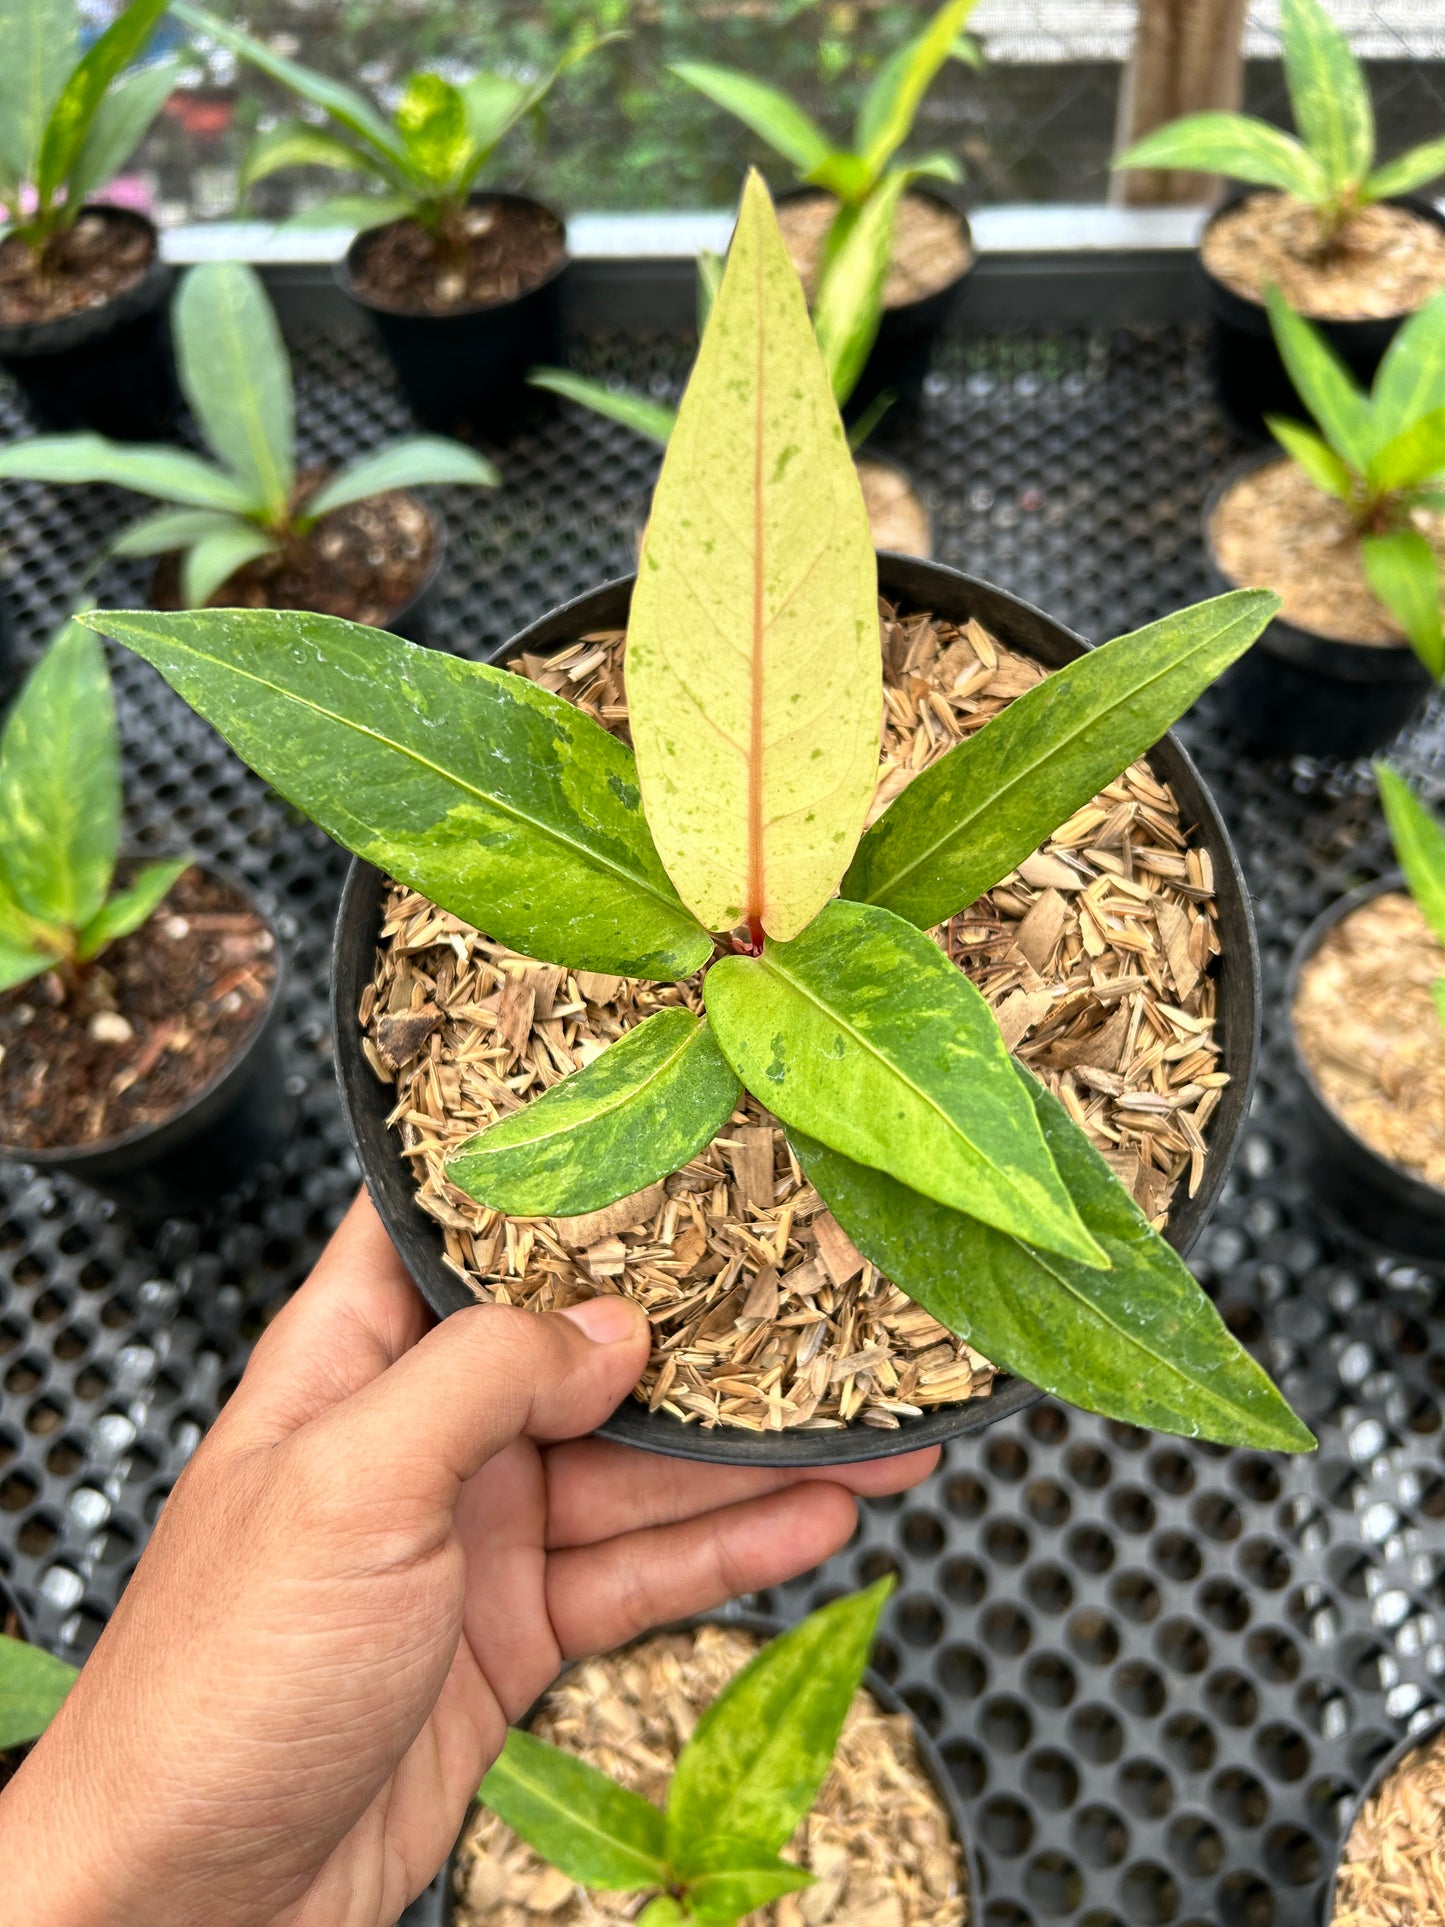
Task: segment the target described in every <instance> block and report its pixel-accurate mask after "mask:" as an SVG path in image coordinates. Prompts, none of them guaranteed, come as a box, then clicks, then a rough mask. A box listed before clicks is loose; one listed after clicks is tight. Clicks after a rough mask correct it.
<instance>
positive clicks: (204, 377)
mask: <svg viewBox="0 0 1445 1927" xmlns="http://www.w3.org/2000/svg"><path fill="white" fill-rule="evenodd" d="M174 321H175V341H176V362H177V365H178V368H179V371H180V378H181V386H182V387H183V388H184V390H185V395H186V400H187V401H188V402H189V403H190V406H191V412H192V413H193V415H194V416H195V418H196V423H197V425H198V427H199V428H200V430H201V433H202V435H203V436H204V438H205V440H206V443H207V446H208V447H209V448H210V450H211V453H212V456H213V459H212V460H210V461H207V460H206V459H205V458H204V457H203V456H199V455H192V454H189V453H186V452H185V451H183V450H181V449H177V448H167V447H145V446H143V445H139V444H136V443H130V442H127V443H118V442H111V441H107V440H106V438H105V437H104V436H103V435H93V434H90V433H84V434H75V435H36V436H34V437H32V438H31V439H30V440H29V441H21V442H12V443H11V444H10V445H9V446H8V447H6V448H3V449H0V479H3V478H10V477H16V478H20V479H23V480H27V481H37V482H112V483H115V484H117V485H118V486H120V487H121V488H129V489H134V490H135V491H136V493H137V494H139V495H150V496H153V497H155V498H156V499H157V500H158V501H162V502H167V503H170V504H172V506H171V507H169V508H167V509H163V510H162V511H161V512H160V513H159V514H153V515H147V516H144V517H142V519H141V520H140V521H139V522H134V523H132V524H131V525H130V527H128V528H126V529H123V530H122V531H121V533H120V534H119V535H118V536H117V537H116V538H115V539H114V541H113V542H112V544H111V551H112V553H114V554H116V555H164V554H167V553H170V552H171V551H179V553H180V556H181V594H182V599H183V600H184V601H185V602H186V604H187V605H188V606H196V605H199V604H203V603H205V602H208V601H209V600H210V598H211V596H212V595H214V594H215V592H216V590H217V589H218V588H220V586H221V584H222V583H223V582H225V581H226V580H227V578H228V577H229V576H231V575H232V574H233V573H234V572H235V571H236V570H237V569H239V568H240V567H242V565H243V564H244V563H247V562H250V561H254V560H255V559H256V557H258V556H262V555H270V554H274V553H276V552H278V551H280V550H282V549H284V548H285V547H286V546H287V545H288V544H297V543H300V542H302V541H304V539H305V537H306V536H307V534H308V533H309V531H310V530H311V529H312V528H313V527H314V526H315V525H316V523H317V522H318V521H319V520H320V518H321V517H322V516H323V515H326V514H328V513H329V512H330V511H331V510H332V509H336V508H340V507H342V506H343V504H345V503H348V502H356V501H361V500H363V499H364V498H365V497H367V496H369V495H376V494H379V493H380V492H381V491H382V490H384V489H391V488H410V487H415V486H424V485H426V484H428V483H434V484H441V483H444V482H464V483H469V484H472V485H474V486H478V487H489V486H491V485H492V484H494V483H495V482H496V481H497V479H498V477H497V472H496V470H495V469H494V468H493V466H492V464H491V463H490V462H488V461H486V460H485V459H484V458H483V457H482V456H480V455H477V454H474V453H473V451H472V450H471V449H469V448H465V447H463V445H462V444H461V443H460V442H453V441H447V440H445V439H443V438H442V437H439V436H435V435H412V436H409V437H408V438H407V439H406V440H404V441H400V442H396V443H393V444H392V446H391V447H389V448H384V449H379V450H378V451H377V452H376V453H375V454H373V455H366V456H363V457H362V459H361V460H360V461H359V462H355V463H353V464H352V465H351V467H350V468H347V469H342V470H341V471H340V472H339V473H338V474H336V475H333V476H332V477H331V478H330V479H329V480H328V481H325V482H323V483H322V484H321V486H320V487H319V488H318V489H317V490H316V491H315V492H314V493H312V494H310V495H308V496H306V497H305V498H298V495H297V488H296V421H295V405H294V402H293V399H292V390H291V363H290V360H289V358H288V356H287V353H286V346H285V343H284V342H283V341H282V339H281V330H280V329H279V327H278V326H277V324H276V317H275V314H274V313H273V311H272V308H271V304H270V302H269V301H268V300H267V298H266V293H265V290H264V289H263V288H262V286H261V282H260V279H259V277H258V276H257V275H256V274H255V272H254V271H253V270H252V269H251V268H248V267H246V266H244V265H243V264H242V263H241V262H239V261H217V262H208V263H206V264H205V265H204V266H201V267H196V268H192V269H191V270H190V272H189V273H188V274H187V275H186V277H185V279H184V280H183V281H182V283H181V287H180V292H179V293H178V295H177V296H176V301H175V310H174Z"/></svg>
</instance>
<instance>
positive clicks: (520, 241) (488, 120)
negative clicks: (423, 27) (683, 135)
mask: <svg viewBox="0 0 1445 1927" xmlns="http://www.w3.org/2000/svg"><path fill="white" fill-rule="evenodd" d="M174 11H175V12H176V14H177V15H178V16H179V17H180V18H181V19H183V20H185V21H186V22H188V23H189V25H191V26H192V27H194V28H195V29H197V31H199V32H201V33H204V34H206V35H207V36H209V37H210V38H211V39H214V40H217V41H219V42H220V44H221V45H222V46H224V47H229V48H230V49H231V50H232V51H233V52H234V53H238V54H240V55H241V56H242V57H243V59H246V60H248V61H250V62H251V64H252V65H253V66H255V67H257V68H259V69H260V71H261V72H262V73H265V74H269V75H270V76H271V77H272V79H274V80H278V81H280V82H281V84H282V85H283V86H285V87H289V88H290V89H291V91H292V92H293V93H295V94H297V95H299V96H300V98H301V99H302V100H304V101H309V102H310V103H311V105H312V106H314V107H319V108H320V109H321V110H322V112H323V113H324V114H325V115H326V117H327V120H328V121H329V123H330V125H329V126H328V127H317V126H315V125H313V124H311V123H309V122H306V121H285V122H283V123H282V124H281V125H280V126H278V127H274V128H272V129H271V130H270V131H269V132H267V133H264V134H262V135H261V136H260V137H259V139H258V140H257V142H256V144H255V146H254V147H253V148H252V149H251V151H250V153H249V154H248V155H247V157H246V161H245V163H244V166H243V168H242V172H241V186H242V190H243V192H244V191H246V190H247V189H249V188H250V187H251V186H253V185H254V184H255V182H257V181H259V180H261V179H263V178H264V177H265V176H266V175H268V174H274V173H275V172H276V171H277V170H278V169H280V168H283V167H295V166H299V165H306V166H313V167H329V168H337V169H341V170H343V171H344V172H346V173H349V174H360V175H361V176H362V177H363V178H365V179H366V180H367V181H368V182H369V183H371V188H372V191H370V192H369V193H367V194H365V195H355V194H353V195H349V196H345V197H342V198H340V199H337V200H333V201H329V202H326V203H323V204H322V206H321V207H319V208H317V209H314V210H312V211H311V212H310V213H309V214H308V217H307V218H308V219H309V220H313V221H326V220H329V221H332V222H334V223H336V224H337V225H346V226H355V225H359V226H360V227H361V232H360V233H359V234H358V235H357V236H356V238H355V240H354V241H353V242H352V244H351V246H350V248H349V249H348V250H347V254H346V259H345V261H344V263H343V264H342V265H341V267H340V268H339V269H338V275H339V278H340V281H341V285H342V287H343V288H344V289H345V290H346V292H347V294H348V295H350V297H351V298H352V300H353V301H355V302H357V303H358V305H359V306H361V307H362V308H364V309H365V310H366V312H367V313H368V314H369V315H370V316H371V319H372V321H373V322H374V324H375V326H376V328H377V330H378V332H379V333H380V335H381V339H382V341H383V342H384V343H385V345H386V351H387V353H388V354H389V355H390V357H391V360H392V365H393V366H394V368H395V369H396V373H397V378H398V380H399V381H400V382H401V385H402V389H403V391H404V392H405V394H406V398H407V400H408V402H409V403H410V404H411V407H412V410H413V412H414V413H415V414H416V416H417V418H418V419H419V420H420V421H421V422H423V423H424V424H425V425H426V426H427V427H428V428H435V429H441V430H444V431H446V432H448V433H467V434H475V435H481V436H486V437H492V438H496V437H501V436H505V435H507V434H509V433H510V432H511V431H512V430H513V429H514V428H515V427H516V426H517V425H518V423H519V421H520V420H521V417H522V414H523V404H524V402H525V400H526V395H527V391H526V387H525V383H524V379H523V378H524V376H525V374H526V371H527V369H528V368H529V367H530V366H531V364H532V363H533V362H534V361H537V360H538V359H539V358H540V359H542V360H556V359H558V356H559V352H560V340H561V336H560V320H561V282H562V274H563V270H564V269H565V267H566V265H567V240H566V232H565V230H564V228H563V224H562V222H561V220H560V219H559V217H558V216H557V215H556V214H554V213H553V212H552V210H551V209H550V208H547V207H543V206H542V205H541V203H540V202H538V201H533V200H529V199H527V198H525V197H524V196H521V195H517V194H501V193H494V192H485V193H483V192H479V191H477V182H478V180H479V178H480V177H481V175H482V174H483V173H484V172H485V171H486V169H487V167H488V166H489V165H490V163H491V161H492V159H493V157H494V155H495V154H496V152H497V149H498V148H499V147H500V146H501V144H502V142H503V141H504V140H505V139H506V137H507V136H508V135H509V134H510V133H511V132H512V130H513V129H514V128H515V127H516V126H517V125H518V123H519V122H521V121H523V120H525V119H527V118H528V116H530V115H532V114H534V113H535V112H536V110H537V109H538V108H540V107H541V105H542V103H543V102H544V101H545V100H546V98H547V96H548V94H549V93H550V92H551V91H552V88H553V87H554V86H555V85H556V83H557V81H558V80H559V79H560V78H561V76H562V75H563V74H564V73H566V71H567V69H568V68H569V67H572V66H575V65H576V64H577V62H578V61H580V60H584V59H586V58H587V57H588V56H589V55H590V54H591V53H593V52H594V51H595V49H596V48H597V47H599V46H601V45H603V44H605V42H606V40H608V39H611V38H613V37H614V36H611V35H604V36H598V35H596V34H593V33H591V32H588V31H586V30H583V31H580V32H579V33H577V34H576V35H575V36H574V37H573V40H572V42H571V45H570V46H569V47H568V49H567V51H566V52H565V53H564V54H563V56H562V58H561V59H560V60H559V61H558V62H557V64H556V66H555V67H553V68H552V70H551V71H550V72H549V73H547V74H545V75H544V76H543V77H542V78H541V79H540V80H534V81H523V80H518V79H514V78H513V77H512V76H511V75H508V74H503V73H486V72H483V73H477V74H473V75H472V77H471V78H470V79H469V80H467V81H464V82H462V83H461V84H460V85H457V86H454V85H453V84H452V82H451V81H449V80H444V79H443V78H442V76H441V75H440V74H435V73H426V72H421V73H414V74H411V75H409V76H408V78H407V79H406V81H405V82H404V83H403V85H402V89H401V99H400V102H399V104H398V106H397V109H396V112H395V114H394V115H393V116H392V117H391V119H390V120H388V119H385V118H384V117H383V116H382V115H381V114H379V113H378V112H377V110H376V109H375V108H374V107H373V106H372V105H371V103H370V102H369V101H367V100H366V99H364V98H363V96H361V95H360V94H357V93H354V92H353V91H352V90H351V89H350V88H349V87H345V86H343V85H342V84H341V83H340V82H339V81H335V80H331V79H329V78H327V77H326V76H325V75H322V74H316V73H313V72H311V70H310V69H309V68H306V67H302V66H300V65H299V64H298V63H297V62H296V61H294V60H287V59H285V58H283V57H282V56H281V55H279V54H276V53H273V52H272V51H271V49H270V48H269V47H267V46H265V45H264V44H263V43H262V42H261V41H259V40H256V39H253V38H252V36H251V35H249V34H247V33H244V32H242V31H241V29H240V28H238V27H232V26H230V25H228V24H227V23H226V22H224V21H221V20H217V19H215V18H214V17H213V16H212V15H210V14H208V13H206V12H204V11H203V10H202V9H201V8H199V7H193V6H190V5H188V4H185V0H178V3H177V5H176V6H175V8H174Z"/></svg>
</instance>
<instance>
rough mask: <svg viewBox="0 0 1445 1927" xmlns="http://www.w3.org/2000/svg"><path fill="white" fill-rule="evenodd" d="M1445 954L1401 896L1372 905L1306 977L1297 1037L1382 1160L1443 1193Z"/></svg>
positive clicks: (1298, 1002) (1325, 1087)
mask: <svg viewBox="0 0 1445 1927" xmlns="http://www.w3.org/2000/svg"><path fill="white" fill-rule="evenodd" d="M1437 977H1445V949H1442V948H1441V946H1440V945H1439V944H1438V943H1437V942H1436V940H1435V937H1434V934H1433V933H1432V931H1431V929H1430V927H1429V925H1428V924H1427V923H1426V921H1425V919H1424V917H1423V916H1422V915H1421V914H1420V911H1419V909H1418V908H1417V907H1416V905H1415V903H1414V901H1413V900H1412V899H1411V898H1410V897H1408V896H1406V895H1404V893H1403V892H1392V893H1391V894H1389V895H1387V896H1379V897H1373V898H1372V899H1371V900H1370V901H1369V902H1368V903H1363V904H1361V905H1360V907H1359V909H1358V910H1353V911H1351V913H1350V915H1349V916H1347V917H1345V918H1344V919H1343V920H1342V921H1341V922H1340V923H1338V924H1336V926H1335V928H1334V929H1333V930H1331V932H1330V933H1329V935H1328V936H1327V937H1326V938H1325V940H1324V942H1323V943H1322V944H1321V945H1320V947H1319V949H1318V950H1317V951H1316V952H1315V954H1314V956H1313V957H1311V958H1310V960H1309V962H1308V963H1307V964H1306V965H1305V966H1304V968H1303V969H1302V970H1301V971H1300V979H1299V989H1298V991H1297V993H1296V996H1295V1006H1294V1023H1295V1035H1296V1037H1297V1038H1298V1039H1299V1046H1300V1050H1301V1052H1302V1053H1303V1055H1304V1060H1305V1062H1306V1063H1307V1064H1308V1065H1309V1067H1310V1070H1311V1071H1312V1072H1313V1073H1314V1078H1315V1082H1316V1083H1317V1084H1318V1085H1319V1087H1320V1090H1321V1091H1322V1092H1323V1093H1324V1095H1325V1097H1326V1099H1327V1100H1328V1101H1329V1103H1330V1105H1331V1107H1332V1108H1333V1109H1334V1110H1335V1111H1337V1112H1338V1113H1339V1115H1340V1116H1341V1117H1342V1118H1343V1119H1344V1121H1345V1123H1346V1124H1347V1125H1348V1126H1349V1127H1350V1129H1351V1130H1352V1131H1353V1132H1354V1133H1355V1135H1356V1136H1357V1137H1362V1138H1363V1139H1364V1140H1365V1142H1366V1144H1368V1145H1369V1146H1370V1148H1371V1149H1372V1150H1374V1151H1378V1152H1379V1154H1380V1156H1381V1157H1384V1158H1388V1159H1389V1160H1390V1162H1391V1163H1392V1164H1398V1165H1399V1166H1400V1167H1401V1168H1402V1169H1403V1170H1406V1171H1409V1172H1410V1173H1412V1175H1413V1176H1415V1177H1418V1178H1423V1179H1424V1180H1425V1182H1426V1183H1427V1184H1433V1185H1435V1186H1437V1187H1438V1188H1439V1189H1441V1190H1445V1030H1442V1028H1441V1024H1440V1017H1439V1013H1438V1011H1437V1010H1436V1008H1435V1001H1434V998H1433V997H1432V995H1431V990H1430V986H1431V985H1432V984H1433V983H1434V982H1435V980H1436V978H1437Z"/></svg>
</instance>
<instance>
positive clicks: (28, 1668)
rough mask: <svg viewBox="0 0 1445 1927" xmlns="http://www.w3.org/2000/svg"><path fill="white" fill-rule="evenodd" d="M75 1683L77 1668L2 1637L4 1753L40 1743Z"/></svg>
mask: <svg viewBox="0 0 1445 1927" xmlns="http://www.w3.org/2000/svg"><path fill="white" fill-rule="evenodd" d="M75 1679H76V1668H75V1667H74V1666H68V1665H67V1664H66V1662H65V1661H64V1660H63V1659H56V1658H54V1657H53V1656H52V1655H51V1654H50V1653H47V1652H46V1651H45V1649H44V1647H43V1646H31V1645H28V1644H27V1643H26V1641H25V1640H23V1639H12V1638H11V1637H10V1635H9V1634H8V1633H0V1753H8V1752H9V1751H10V1749H11V1748H12V1747H17V1746H29V1745H30V1743H31V1741H32V1740H38V1739H39V1738H40V1735H41V1734H42V1733H43V1732H44V1731H45V1729H46V1727H47V1726H49V1724H50V1722H51V1721H52V1720H53V1719H54V1718H55V1715H56V1714H57V1713H58V1712H59V1711H60V1703H61V1701H62V1700H63V1699H64V1698H65V1696H66V1694H67V1693H68V1692H69V1691H70V1689H71V1687H72V1686H73V1685H74V1684H75Z"/></svg>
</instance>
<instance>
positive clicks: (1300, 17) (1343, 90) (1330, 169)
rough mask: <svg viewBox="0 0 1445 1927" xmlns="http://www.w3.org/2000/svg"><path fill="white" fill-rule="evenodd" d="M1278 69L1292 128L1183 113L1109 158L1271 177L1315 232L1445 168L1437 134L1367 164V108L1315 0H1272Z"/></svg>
mask: <svg viewBox="0 0 1445 1927" xmlns="http://www.w3.org/2000/svg"><path fill="white" fill-rule="evenodd" d="M1280 33H1281V37H1282V39H1283V41H1284V72H1285V81H1286V84H1287V85H1288V88H1289V98H1290V107H1291V109H1292V110H1293V113H1294V122H1295V126H1296V127H1297V128H1298V130H1299V138H1298V139H1296V138H1295V137H1294V136H1293V135H1291V134H1286V133H1285V132H1284V131H1283V130H1282V129H1280V128H1278V127H1273V126H1271V125H1270V123H1269V122H1268V121H1263V120H1253V119H1251V118H1250V117H1249V116H1248V115H1247V114H1229V113H1206V114H1188V115H1186V116H1185V118H1184V119H1183V120H1176V121H1171V122H1170V123H1169V125H1168V126H1167V127H1160V128H1157V129H1156V130H1155V132H1154V133H1152V134H1146V135H1145V136H1144V138H1143V139H1142V140H1139V141H1136V142H1135V143H1134V145H1133V146H1132V147H1130V148H1129V149H1127V151H1126V152H1124V153H1123V154H1120V155H1119V156H1118V158H1117V159H1116V160H1115V162H1114V165H1115V167H1165V168H1169V167H1182V168H1189V169H1191V170H1193V171H1197V172H1199V173H1204V174H1226V175H1229V176H1231V177H1232V178H1233V179H1235V180H1240V181H1249V182H1252V183H1255V184H1257V185H1258V186H1261V187H1277V188H1280V189H1281V190H1282V191H1283V192H1284V193H1286V194H1288V195H1290V196H1291V197H1292V198H1293V199H1295V200H1297V201H1303V202H1304V203H1305V204H1306V205H1307V206H1309V207H1312V208H1313V209H1314V211H1315V214H1316V217H1317V218H1318V221H1319V233H1320V239H1321V242H1322V243H1324V244H1325V245H1326V246H1329V245H1332V244H1333V243H1335V242H1336V241H1337V240H1338V239H1339V237H1340V234H1341V232H1342V231H1343V229H1344V228H1345V226H1346V224H1347V223H1348V221H1349V220H1350V217H1351V216H1352V215H1353V214H1356V213H1358V212H1359V210H1360V209H1361V208H1364V207H1369V206H1370V205H1371V203H1372V202H1375V201H1383V200H1386V199H1388V198H1389V197H1390V196H1391V195H1396V194H1408V193H1409V191H1410V189H1411V188H1415V187H1420V186H1421V185H1423V183H1424V182H1426V181H1429V180H1433V179H1434V177H1435V176H1436V175H1437V174H1438V173H1440V172H1441V170H1442V169H1445V137H1442V138H1440V139H1438V140H1433V141H1426V142H1425V143H1424V144H1423V146H1420V147H1412V148H1411V149H1410V150H1409V152H1408V153H1406V154H1401V155H1399V156H1398V157H1397V158H1396V159H1395V160H1393V161H1386V162H1385V164H1384V165H1383V166H1377V165H1376V155H1375V113H1374V108H1373V107H1372V105H1371V103H1370V90H1369V88H1368V86H1367V85H1366V83H1365V76H1364V72H1363V70H1362V69H1361V67H1360V63H1359V61H1358V60H1356V59H1355V56H1354V55H1353V54H1352V53H1351V52H1350V43H1349V42H1348V40H1346V38H1345V36H1344V35H1343V34H1342V33H1341V32H1340V30H1339V28H1338V27H1337V26H1336V25H1335V23H1334V22H1333V21H1332V20H1331V19H1330V16H1329V14H1328V13H1327V12H1326V11H1325V9H1324V7H1323V5H1322V4H1321V0H1281V6H1280Z"/></svg>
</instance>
